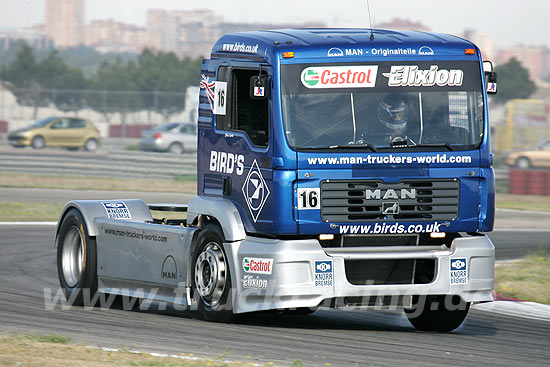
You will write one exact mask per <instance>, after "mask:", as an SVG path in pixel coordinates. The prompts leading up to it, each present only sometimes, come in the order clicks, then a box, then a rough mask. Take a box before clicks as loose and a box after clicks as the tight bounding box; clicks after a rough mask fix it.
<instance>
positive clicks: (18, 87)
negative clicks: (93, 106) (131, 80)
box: [0, 43, 86, 118]
mask: <svg viewBox="0 0 550 367" xmlns="http://www.w3.org/2000/svg"><path fill="white" fill-rule="evenodd" d="M0 78H1V79H2V80H4V81H6V82H9V84H8V85H7V87H8V89H9V90H10V91H11V92H12V93H13V94H14V95H15V96H16V98H17V102H18V103H20V104H22V105H26V106H32V107H34V118H36V115H37V112H38V108H39V107H45V106H48V105H49V104H50V103H54V104H55V105H56V106H57V108H59V109H60V110H62V111H74V110H78V109H80V108H81V107H82V95H81V93H74V92H73V91H69V90H72V89H83V88H84V86H85V84H86V79H85V78H84V75H83V74H82V71H81V70H80V69H78V68H71V67H69V66H67V64H66V63H65V61H63V59H61V58H60V57H59V55H58V53H57V51H55V50H54V51H51V52H50V53H49V54H48V55H47V56H46V57H45V58H44V59H42V60H41V61H37V58H36V55H35V53H34V51H33V49H32V48H31V47H30V46H29V45H27V44H26V43H23V44H21V48H20V49H19V50H18V51H17V55H16V59H15V60H14V61H13V62H12V63H11V64H10V65H9V66H7V67H3V68H2V71H1V72H0ZM58 90H65V91H61V92H59V91H58Z"/></svg>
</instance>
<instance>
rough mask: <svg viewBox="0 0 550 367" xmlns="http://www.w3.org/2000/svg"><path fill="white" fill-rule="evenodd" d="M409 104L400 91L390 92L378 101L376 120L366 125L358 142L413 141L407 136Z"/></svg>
mask: <svg viewBox="0 0 550 367" xmlns="http://www.w3.org/2000/svg"><path fill="white" fill-rule="evenodd" d="M408 116H409V106H408V104H407V102H406V100H405V98H404V97H403V96H402V95H401V94H400V93H392V94H388V95H386V96H384V97H383V98H381V99H380V100H379V101H378V106H377V111H376V122H375V123H374V124H372V125H374V126H370V127H367V129H365V131H364V132H363V134H362V136H361V139H360V141H359V142H358V143H360V144H361V143H370V144H373V145H388V144H399V143H401V142H402V143H403V144H407V142H408V143H413V144H414V142H412V141H411V140H410V139H409V138H408V137H407V132H408V129H407V127H408Z"/></svg>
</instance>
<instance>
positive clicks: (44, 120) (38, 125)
mask: <svg viewBox="0 0 550 367" xmlns="http://www.w3.org/2000/svg"><path fill="white" fill-rule="evenodd" d="M55 119H56V118H55V117H47V118H45V119H43V120H39V121H36V122H35V123H34V124H32V125H31V127H43V126H46V125H47V124H48V123H49V122H50V121H53V120H55Z"/></svg>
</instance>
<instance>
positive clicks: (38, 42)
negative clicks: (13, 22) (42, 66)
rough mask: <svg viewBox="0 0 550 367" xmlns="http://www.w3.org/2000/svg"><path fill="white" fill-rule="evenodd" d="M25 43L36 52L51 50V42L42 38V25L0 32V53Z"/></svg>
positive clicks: (44, 37)
mask: <svg viewBox="0 0 550 367" xmlns="http://www.w3.org/2000/svg"><path fill="white" fill-rule="evenodd" d="M20 41H25V42H26V43H27V44H28V45H29V46H31V47H32V48H34V49H36V50H51V49H53V48H54V45H53V41H52V40H51V39H50V38H48V37H46V36H44V25H42V24H40V25H35V26H33V27H30V28H23V29H20V30H17V31H10V32H0V51H6V50H7V49H9V48H10V47H11V46H12V45H14V44H16V43H17V42H20Z"/></svg>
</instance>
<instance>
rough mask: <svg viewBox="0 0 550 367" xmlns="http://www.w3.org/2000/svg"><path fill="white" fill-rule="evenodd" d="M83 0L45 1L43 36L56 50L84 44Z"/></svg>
mask: <svg viewBox="0 0 550 367" xmlns="http://www.w3.org/2000/svg"><path fill="white" fill-rule="evenodd" d="M84 5H85V4H84V0H46V22H45V24H44V34H45V35H46V36H47V37H49V38H50V39H52V40H53V42H54V44H55V47H56V48H67V47H74V46H78V45H81V44H83V43H84V33H85V32H84V28H85V22H84Z"/></svg>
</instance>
